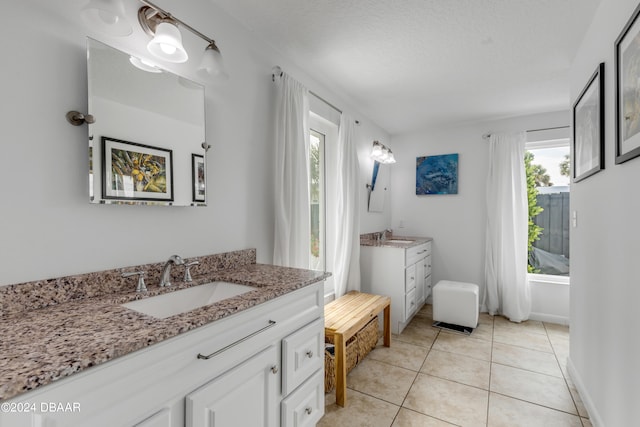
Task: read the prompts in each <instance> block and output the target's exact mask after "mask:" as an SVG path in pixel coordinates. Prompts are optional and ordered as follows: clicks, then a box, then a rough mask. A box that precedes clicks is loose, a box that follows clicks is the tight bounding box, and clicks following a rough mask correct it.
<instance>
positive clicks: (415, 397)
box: [318, 305, 591, 427]
mask: <svg viewBox="0 0 640 427" xmlns="http://www.w3.org/2000/svg"><path fill="white" fill-rule="evenodd" d="M431 308H432V307H431V305H425V306H424V307H423V308H422V309H421V310H420V312H419V313H418V314H417V315H416V316H415V317H414V319H413V320H412V321H411V323H410V324H409V325H408V326H407V327H406V328H405V330H404V331H403V332H402V334H400V335H393V337H392V341H391V348H386V347H384V346H382V344H381V343H379V344H378V347H377V348H376V349H374V350H373V351H372V352H371V353H370V354H369V355H368V356H367V358H366V359H365V360H364V361H362V362H361V363H360V364H359V365H358V366H357V367H356V368H355V369H354V370H353V371H351V373H349V375H348V377H347V387H348V390H347V405H346V407H344V408H340V407H339V406H337V405H336V404H335V394H334V393H330V394H327V395H326V396H325V416H324V417H323V418H322V419H321V420H320V422H319V424H318V426H321V427H322V426H330V427H336V426H348V427H351V426H353V427H357V426H363V427H377V426H380V427H390V426H391V427H398V426H401V427H405V426H406V427H413V426H425V427H432V426H433V427H446V426H488V427H498V426H500V427H501V426H504V427H517V426H532V427H539V426H540V427H551V426H558V427H560V426H571V427H573V426H575V427H581V426H584V427H591V423H590V422H589V419H588V414H587V411H586V410H585V408H584V405H583V404H582V401H581V400H580V397H579V396H578V392H577V391H576V388H575V386H574V385H573V384H572V382H571V379H570V378H569V376H568V374H567V370H566V366H565V365H566V358H567V356H568V354H569V328H568V327H565V326H560V325H555V324H549V323H542V322H537V321H528V322H524V323H521V324H516V323H512V322H509V321H508V320H506V319H505V318H503V317H499V316H496V317H492V316H489V315H488V314H486V313H482V314H480V324H479V326H478V328H476V329H475V330H474V331H473V333H472V334H471V335H470V336H464V335H461V334H457V333H453V332H446V331H444V330H440V329H438V328H433V327H432V326H431V324H432V323H433V320H432V311H431Z"/></svg>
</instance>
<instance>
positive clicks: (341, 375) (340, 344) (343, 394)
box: [334, 334, 347, 408]
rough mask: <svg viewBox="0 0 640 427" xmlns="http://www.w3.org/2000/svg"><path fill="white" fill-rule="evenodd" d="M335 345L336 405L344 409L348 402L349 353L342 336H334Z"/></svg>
mask: <svg viewBox="0 0 640 427" xmlns="http://www.w3.org/2000/svg"><path fill="white" fill-rule="evenodd" d="M334 345H335V353H336V404H337V405H338V406H342V407H343V408H344V405H345V403H346V400H347V363H346V356H347V352H346V348H345V342H344V337H343V336H342V334H335V335H334Z"/></svg>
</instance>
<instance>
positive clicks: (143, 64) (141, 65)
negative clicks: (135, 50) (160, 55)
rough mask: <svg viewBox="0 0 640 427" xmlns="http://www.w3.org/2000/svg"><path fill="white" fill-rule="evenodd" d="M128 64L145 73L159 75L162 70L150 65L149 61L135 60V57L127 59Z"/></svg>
mask: <svg viewBox="0 0 640 427" xmlns="http://www.w3.org/2000/svg"><path fill="white" fill-rule="evenodd" d="M129 62H131V64H133V66H134V67H136V68H138V69H140V70H142V71H146V72H148V73H161V72H162V70H161V69H160V68H158V67H156V66H155V65H153V64H152V63H150V62H149V61H147V60H145V59H141V58H136V57H135V56H130V57H129Z"/></svg>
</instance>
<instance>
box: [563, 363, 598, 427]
mask: <svg viewBox="0 0 640 427" xmlns="http://www.w3.org/2000/svg"><path fill="white" fill-rule="evenodd" d="M567 371H568V372H569V376H570V377H571V381H573V384H574V385H575V386H576V389H578V393H579V394H580V398H581V399H582V403H583V404H584V407H585V409H586V410H587V412H588V413H589V421H591V425H593V427H605V425H604V423H603V422H602V418H600V414H599V413H598V411H597V410H596V407H595V405H594V404H593V400H592V399H591V395H590V394H589V392H588V391H587V389H586V388H585V386H584V382H583V381H582V377H581V376H580V375H579V374H578V371H576V368H575V367H574V366H573V362H572V361H571V357H567Z"/></svg>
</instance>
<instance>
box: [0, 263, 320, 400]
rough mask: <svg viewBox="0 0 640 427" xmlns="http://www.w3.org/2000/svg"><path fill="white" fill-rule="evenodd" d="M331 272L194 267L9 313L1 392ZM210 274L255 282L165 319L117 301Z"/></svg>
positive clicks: (1, 395) (3, 333) (4, 320)
mask: <svg viewBox="0 0 640 427" xmlns="http://www.w3.org/2000/svg"><path fill="white" fill-rule="evenodd" d="M329 275H330V274H329V273H325V272H321V271H312V270H302V269H295V268H286V267H278V266H273V265H265V264H255V263H252V264H247V265H242V266H239V267H237V268H232V269H221V270H218V271H211V272H207V273H206V274H202V275H199V276H198V275H196V274H193V282H191V283H180V282H179V281H174V285H173V286H172V287H171V288H158V287H157V286H156V285H153V286H150V287H149V292H147V293H144V294H140V293H136V292H119V293H112V294H107V295H101V296H96V297H91V298H81V299H77V300H70V301H66V302H64V303H59V304H55V305H51V306H48V307H43V308H38V309H29V310H26V311H23V312H19V313H9V314H7V315H5V316H3V317H1V318H0V337H2V340H1V341H0V400H4V399H9V398H12V397H14V396H16V395H19V394H20V393H24V392H26V391H29V390H32V389H35V388H37V387H39V386H42V385H45V384H48V383H51V382H53V381H56V380H58V379H60V378H63V377H66V376H69V375H72V374H74V373H76V372H80V371H82V370H84V369H86V368H89V367H91V366H95V365H98V364H101V363H104V362H107V361H109V360H112V359H115V358H117V357H120V356H123V355H126V354H128V353H131V352H133V351H136V350H139V349H142V348H145V347H148V346H150V345H152V344H155V343H158V342H161V341H163V340H166V339H168V338H171V337H174V336H176V335H178V334H180V333H183V332H186V331H189V330H192V329H195V328H197V327H199V326H202V325H205V324H207V323H210V322H213V321H215V320H218V319H222V318H224V317H227V316H230V315H232V314H235V313H238V312H241V311H243V310H246V309H248V308H251V307H254V306H256V305H258V304H261V303H263V302H266V301H269V300H271V299H274V298H276V297H279V296H281V295H284V294H286V293H289V292H291V291H294V290H296V289H300V288H302V287H305V286H308V285H310V284H312V283H315V282H318V281H321V280H324V279H325V278H326V277H328V276H329ZM213 281H226V282H233V283H239V284H244V285H249V286H254V287H256V290H254V291H250V292H247V293H245V294H242V295H239V296H236V297H233V298H229V299H226V300H223V301H220V302H217V303H215V304H211V305H208V306H205V307H201V308H198V309H195V310H193V311H190V312H187V313H182V314H178V315H175V316H172V317H169V318H166V319H157V318H154V317H151V316H148V315H145V314H142V313H139V312H137V311H133V310H130V309H127V308H124V307H122V306H120V304H122V303H124V302H129V301H133V300H136V299H141V298H147V297H150V296H154V295H158V294H162V293H167V292H173V291H176V290H178V289H184V288H187V287H191V286H196V285H199V284H203V283H208V282H213ZM148 283H151V282H148ZM132 290H133V288H132Z"/></svg>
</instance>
